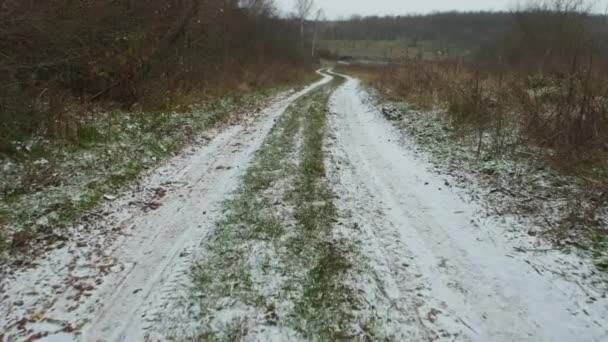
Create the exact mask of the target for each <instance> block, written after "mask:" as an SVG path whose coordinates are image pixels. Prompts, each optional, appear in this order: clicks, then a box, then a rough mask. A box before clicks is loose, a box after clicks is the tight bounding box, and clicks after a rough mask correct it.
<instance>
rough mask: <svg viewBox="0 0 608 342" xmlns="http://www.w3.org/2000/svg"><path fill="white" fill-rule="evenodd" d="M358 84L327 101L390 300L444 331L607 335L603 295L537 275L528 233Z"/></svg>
mask: <svg viewBox="0 0 608 342" xmlns="http://www.w3.org/2000/svg"><path fill="white" fill-rule="evenodd" d="M359 85H360V84H359V82H358V81H357V80H355V79H352V78H349V79H348V81H347V82H346V84H344V85H343V86H342V87H341V88H340V89H338V90H337V91H336V92H335V94H334V95H333V97H332V101H331V112H332V114H331V119H330V126H331V134H333V135H334V141H333V142H332V143H331V151H332V152H331V153H332V156H333V159H334V160H336V161H337V162H338V163H339V165H340V166H339V171H336V172H337V174H336V175H335V177H334V178H335V183H336V186H335V187H336V189H337V192H338V194H339V195H340V198H341V200H340V201H339V204H338V205H339V207H341V209H342V210H346V211H349V212H351V213H352V215H353V216H352V218H351V220H352V222H354V223H355V224H357V225H358V226H359V227H360V229H361V231H362V234H363V235H364V236H365V237H364V238H363V239H362V240H363V241H364V243H363V246H362V249H363V250H364V251H365V254H367V256H368V257H369V260H370V263H371V269H372V271H373V272H375V273H376V274H377V276H376V278H377V279H378V280H379V281H380V282H381V283H384V288H385V289H386V291H385V293H386V296H387V297H388V299H390V300H391V301H392V302H394V307H395V308H396V309H399V310H402V311H406V312H409V313H411V314H414V313H415V315H416V316H417V317H416V319H415V320H414V321H415V322H418V323H419V324H420V328H421V329H422V331H425V330H426V331H433V333H432V334H435V335H434V336H433V338H439V339H442V338H445V339H446V340H452V339H456V340H472V341H605V340H606V339H607V338H608V324H607V323H606V322H607V321H608V315H607V313H608V306H607V305H606V304H607V303H606V299H605V298H604V299H602V300H599V301H597V302H595V301H594V300H593V299H591V300H590V298H589V297H590V296H589V294H588V293H589V292H588V291H591V290H586V289H585V288H583V287H582V286H583V285H581V284H580V283H578V281H566V280H564V279H563V278H561V277H559V276H556V275H554V274H552V273H546V274H543V275H540V274H539V273H538V271H537V269H535V268H533V267H531V263H530V260H528V259H524V257H521V256H518V255H514V253H513V250H514V247H517V246H518V243H523V242H522V241H518V239H517V238H515V237H513V236H508V234H505V231H504V227H501V226H499V225H497V224H496V223H495V222H492V221H491V220H489V221H483V220H481V219H480V218H479V217H480V216H479V215H477V214H476V207H475V205H474V203H472V204H467V203H465V202H464V201H463V199H462V198H461V196H459V195H458V193H457V192H456V190H454V189H451V188H450V187H449V182H447V181H446V180H445V179H444V178H441V177H439V176H437V175H435V174H433V173H432V172H430V171H429V169H431V166H432V165H429V164H427V163H425V162H424V161H423V160H421V159H420V157H419V156H417V155H415V154H414V153H413V151H412V150H411V149H409V148H408V147H407V144H411V141H408V140H407V139H404V137H402V135H401V134H400V133H399V132H397V130H396V129H395V128H393V127H392V126H391V125H390V124H389V123H388V121H387V120H386V119H385V118H384V117H382V115H381V114H380V113H379V111H378V110H376V109H375V108H374V107H373V106H371V104H370V98H369V96H368V95H367V94H366V93H365V92H364V91H362V90H361V89H359ZM532 260H533V262H534V263H532V265H534V264H538V267H547V268H548V269H559V267H560V266H561V265H558V264H556V263H555V261H554V260H551V258H544V257H542V256H541V257H538V258H534V259H532ZM572 265H578V263H572ZM569 267H570V268H571V269H572V268H574V269H575V268H576V267H577V266H569Z"/></svg>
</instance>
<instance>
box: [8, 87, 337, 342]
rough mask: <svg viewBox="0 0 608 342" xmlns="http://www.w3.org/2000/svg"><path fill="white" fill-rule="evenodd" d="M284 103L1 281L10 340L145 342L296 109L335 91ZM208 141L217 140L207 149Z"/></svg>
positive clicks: (179, 163)
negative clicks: (259, 154)
mask: <svg viewBox="0 0 608 342" xmlns="http://www.w3.org/2000/svg"><path fill="white" fill-rule="evenodd" d="M329 80H330V77H324V78H323V79H322V80H321V81H319V82H317V83H315V84H313V85H311V86H309V87H307V88H306V89H304V90H302V91H300V92H297V93H293V94H288V95H287V96H282V97H281V98H279V99H277V101H275V102H274V103H273V104H272V105H271V106H270V107H269V108H267V109H266V110H263V111H262V112H261V113H258V114H257V115H256V116H254V117H250V118H247V119H246V120H245V121H244V122H241V123H239V124H235V125H232V126H229V127H227V128H224V129H220V130H219V131H218V132H211V133H210V134H208V135H213V134H215V136H214V137H213V138H210V139H202V141H203V143H201V144H197V145H195V146H193V148H192V150H191V151H190V152H189V153H187V154H184V155H182V156H179V157H176V158H174V159H172V160H170V161H168V162H167V163H166V164H165V165H164V166H162V167H160V168H159V169H157V170H156V172H155V173H153V174H152V175H151V176H150V177H149V178H148V179H146V180H144V182H143V184H142V186H141V187H140V188H138V189H134V190H133V191H127V192H125V193H124V194H122V195H121V196H120V197H119V198H117V199H115V200H114V199H113V198H112V199H111V200H114V201H113V202H112V203H110V204H107V205H106V206H105V207H104V208H102V209H101V210H100V211H98V213H99V214H97V215H93V216H92V217H88V218H87V220H86V221H84V222H83V224H82V225H81V227H80V229H75V230H74V231H72V232H70V234H71V235H72V236H73V238H72V239H70V240H68V241H62V242H60V243H58V244H57V249H56V250H55V251H53V252H51V253H49V254H47V255H46V257H45V258H44V259H43V260H39V261H37V262H35V263H34V264H33V265H31V267H29V268H25V269H16V270H13V271H11V272H7V273H6V274H7V276H6V277H4V278H3V279H2V280H0V290H1V292H2V296H1V298H0V326H1V327H3V330H2V332H1V333H0V337H2V336H4V338H5V339H6V340H7V341H17V340H25V339H27V338H34V339H42V340H46V341H70V340H86V341H100V340H103V341H106V340H107V341H114V340H124V341H141V340H145V339H148V337H149V334H148V332H149V331H150V330H152V328H154V327H155V325H156V322H157V321H158V320H159V317H162V318H163V319H165V320H170V316H171V312H169V311H167V310H165V308H166V307H167V306H168V305H169V304H170V303H171V302H172V301H173V298H174V297H175V296H177V293H178V291H180V289H182V286H183V283H184V281H186V279H187V272H189V266H190V262H191V261H192V260H193V255H194V253H195V247H198V246H199V245H200V242H201V240H202V239H204V238H205V237H206V236H207V234H208V233H209V230H210V229H211V228H212V227H213V225H214V223H215V221H216V220H217V218H218V217H219V216H220V214H221V213H220V212H219V209H220V206H221V203H222V202H223V201H224V200H225V198H226V197H227V196H228V195H229V194H230V193H231V192H232V191H234V190H235V189H236V187H237V185H238V179H239V177H240V175H241V174H242V172H243V170H244V169H245V168H246V166H247V164H248V163H249V161H250V160H251V158H252V156H253V154H254V152H255V151H256V150H257V149H258V148H259V146H260V145H261V143H262V141H263V140H264V137H265V136H266V135H267V134H268V132H269V131H270V129H271V128H272V126H273V124H274V120H275V119H276V118H277V117H278V116H279V115H281V114H282V113H283V112H284V111H285V109H286V108H287V106H288V105H289V104H290V103H292V102H293V101H294V100H295V99H297V98H298V97H300V96H302V95H304V94H306V93H307V92H309V91H310V90H312V89H314V88H315V87H317V86H319V85H320V84H323V83H326V82H328V81H329ZM207 140H208V141H207Z"/></svg>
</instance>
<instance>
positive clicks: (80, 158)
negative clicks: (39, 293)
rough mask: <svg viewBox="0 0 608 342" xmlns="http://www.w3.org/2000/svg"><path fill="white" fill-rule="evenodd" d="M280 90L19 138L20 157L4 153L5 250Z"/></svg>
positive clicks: (0, 213) (46, 232)
mask: <svg viewBox="0 0 608 342" xmlns="http://www.w3.org/2000/svg"><path fill="white" fill-rule="evenodd" d="M277 90H278V89H277ZM274 93H275V91H274V90H273V91H260V92H255V93H250V94H247V95H242V96H239V97H226V98H222V99H213V100H208V101H206V102H201V103H199V104H196V105H192V106H190V111H189V112H180V113H178V112H167V113H161V112H158V113H143V112H140V113H128V114H125V113H117V112H115V113H91V117H90V118H88V119H87V120H86V121H87V123H86V126H82V125H83V124H80V123H75V124H77V125H79V126H82V127H80V128H79V129H78V130H77V134H76V135H75V136H73V137H72V138H71V139H69V140H66V141H49V140H44V139H31V140H29V141H27V142H15V143H14V145H15V150H16V153H15V154H14V155H13V156H12V158H13V159H2V160H0V193H1V194H2V196H1V197H0V227H1V228H0V251H2V250H3V249H6V248H10V247H15V248H19V247H25V246H27V245H28V244H29V243H30V242H31V241H36V240H44V239H45V238H48V237H49V236H54V235H57V233H56V234H52V232H53V231H56V228H60V227H62V226H65V225H66V224H69V223H70V222H72V221H73V220H74V219H75V218H77V217H78V216H80V215H81V214H83V213H84V212H86V211H88V210H90V209H93V208H95V207H96V206H98V205H99V203H100V202H102V201H103V200H111V198H113V196H112V194H113V193H115V192H117V191H119V190H120V188H121V187H122V186H123V185H124V184H125V183H127V182H129V181H131V180H133V179H134V178H136V177H137V176H138V175H139V174H140V173H141V172H142V171H143V170H145V169H149V168H152V167H154V166H155V165H157V164H158V162H159V161H161V160H163V159H165V158H166V157H168V156H169V155H171V154H173V153H175V152H177V151H178V150H179V149H180V148H181V147H183V146H185V145H186V144H188V143H190V142H192V141H193V139H194V138H195V137H196V134H197V133H199V132H201V131H202V130H204V129H208V128H210V127H212V126H214V125H216V124H218V123H219V122H223V121H226V120H227V119H229V118H230V117H231V116H233V115H235V114H236V113H242V112H246V111H252V110H253V109H255V108H256V107H258V108H259V106H260V105H261V104H262V101H264V100H265V99H267V98H269V95H270V94H274ZM58 235H61V233H58ZM3 247H5V248H3Z"/></svg>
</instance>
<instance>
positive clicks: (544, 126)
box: [346, 1, 608, 270]
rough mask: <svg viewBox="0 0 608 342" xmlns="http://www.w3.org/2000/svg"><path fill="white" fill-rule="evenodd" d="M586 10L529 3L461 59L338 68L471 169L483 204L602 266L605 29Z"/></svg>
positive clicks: (607, 128)
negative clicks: (493, 36) (507, 26)
mask: <svg viewBox="0 0 608 342" xmlns="http://www.w3.org/2000/svg"><path fill="white" fill-rule="evenodd" d="M588 9H589V7H586V4H585V3H583V2H581V1H554V2H544V3H540V4H539V3H536V4H535V5H531V6H530V7H527V8H525V9H522V10H520V11H518V12H516V13H513V14H512V15H513V21H514V22H515V23H517V25H515V26H514V27H513V28H511V29H510V30H508V31H507V32H505V33H504V34H503V35H499V36H497V37H496V42H495V43H494V44H488V45H486V46H485V47H484V48H483V49H482V50H481V51H479V52H478V53H476V54H475V55H474V56H473V57H471V58H470V59H466V60H457V61H454V60H450V59H445V60H443V61H436V62H424V61H405V62H402V63H398V64H391V65H386V66H355V65H353V66H350V67H348V68H347V70H346V71H347V72H351V73H353V74H357V75H359V76H361V77H362V78H363V79H365V80H366V81H367V82H368V84H369V85H370V86H372V87H374V88H375V89H377V90H378V94H379V95H380V96H381V98H383V99H384V101H385V102H388V104H387V105H385V106H384V107H383V109H382V110H383V111H384V113H385V115H387V117H389V118H391V119H398V120H399V125H400V126H402V128H404V129H406V130H408V131H410V132H411V133H412V136H414V137H415V138H416V139H417V140H418V141H419V142H420V143H421V145H422V146H424V149H426V150H427V151H430V152H432V153H431V154H432V155H433V156H434V157H436V159H437V160H439V161H440V162H443V163H445V164H447V165H449V168H450V169H451V170H452V171H453V173H454V174H455V175H456V176H458V177H460V178H461V179H463V180H464V178H465V176H464V175H463V174H462V172H458V170H463V169H464V170H470V171H472V172H474V173H476V174H477V176H478V177H476V178H477V179H478V180H481V181H482V183H484V184H485V185H487V186H488V187H489V194H487V195H484V197H486V198H487V199H488V202H489V203H490V206H491V209H492V211H494V212H496V213H497V214H498V215H499V216H503V215H505V214H512V215H514V216H515V217H517V218H523V219H525V220H532V221H533V222H534V223H535V227H534V228H533V229H531V230H530V231H529V232H528V234H530V235H533V236H536V235H539V236H543V237H545V238H547V239H549V240H550V241H552V242H554V243H555V244H556V245H557V246H561V247H567V248H571V247H576V250H578V251H581V250H582V251H586V252H588V253H589V254H591V255H592V256H593V257H595V260H596V265H597V266H598V267H599V268H600V269H604V270H608V257H607V255H608V252H607V247H608V231H607V230H606V226H607V218H608V216H607V215H608V187H607V184H608V162H607V160H608V158H607V157H608V82H607V81H608V61H607V60H606V56H608V49H607V46H606V39H605V38H606V32H608V31H606V29H607V28H606V27H604V30H599V29H598V27H597V25H596V24H597V18H598V17H597V16H595V15H592V14H590V13H589V12H588Z"/></svg>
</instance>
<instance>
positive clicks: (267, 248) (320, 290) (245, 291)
mask: <svg viewBox="0 0 608 342" xmlns="http://www.w3.org/2000/svg"><path fill="white" fill-rule="evenodd" d="M342 82H343V79H342V78H341V77H336V78H335V79H334V81H332V82H331V83H329V84H327V85H325V86H322V87H320V88H319V89H317V90H315V91H313V92H311V93H309V94H308V95H306V96H304V97H302V98H301V99H299V100H298V101H296V102H295V103H294V104H292V105H291V106H290V107H289V108H288V109H287V111H286V112H285V113H284V114H283V115H282V117H281V118H280V119H278V120H277V123H276V125H275V127H274V128H273V130H272V132H271V133H270V135H269V136H268V138H267V139H266V141H265V142H264V144H263V146H262V148H261V149H260V150H259V151H258V154H257V156H256V157H255V159H254V162H253V165H252V166H251V167H250V168H249V169H248V170H247V172H246V174H245V175H244V177H243V183H242V186H241V188H240V190H239V191H238V193H237V194H236V195H235V197H234V199H232V200H230V201H228V202H227V203H226V204H225V209H226V217H225V219H224V220H223V221H222V222H220V223H219V224H218V226H217V228H216V231H215V232H214V233H213V235H212V236H211V237H210V239H208V241H207V243H206V245H205V246H203V255H202V258H201V260H200V262H199V263H198V265H197V267H196V268H195V270H194V272H193V282H194V288H193V295H194V296H195V297H196V298H198V299H197V300H198V304H199V307H200V311H201V312H200V315H199V316H200V317H201V321H202V327H201V329H200V331H199V332H198V334H197V335H196V336H195V337H194V338H196V339H205V340H227V339H230V338H232V337H234V336H238V338H242V337H246V336H250V337H251V336H256V337H260V338H262V337H261V336H266V335H264V334H272V336H274V337H275V338H276V337H277V336H280V337H281V338H283V339H289V338H296V339H302V338H304V339H308V340H340V339H352V338H353V337H355V335H356V332H355V331H356V328H353V327H355V326H356V325H357V324H358V323H359V322H356V320H355V319H354V317H353V315H352V311H353V307H356V306H357V304H358V303H357V298H356V296H355V294H354V290H353V289H352V288H351V286H350V282H349V276H350V275H349V272H351V269H352V265H351V261H350V260H353V258H356V253H357V246H356V245H355V244H354V243H351V242H349V241H346V240H344V239H338V238H336V236H335V234H334V231H333V227H334V224H335V222H336V215H337V213H336V209H335V206H334V204H333V198H334V194H333V192H332V190H331V188H330V186H329V184H328V182H327V179H326V177H325V176H326V175H325V167H324V160H325V155H324V151H323V145H324V138H325V135H326V132H325V130H326V111H327V105H328V101H329V97H330V95H331V93H332V92H333V90H334V89H335V88H336V87H337V86H338V85H339V84H341V83H342ZM187 338H193V337H192V336H189V337H187Z"/></svg>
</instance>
